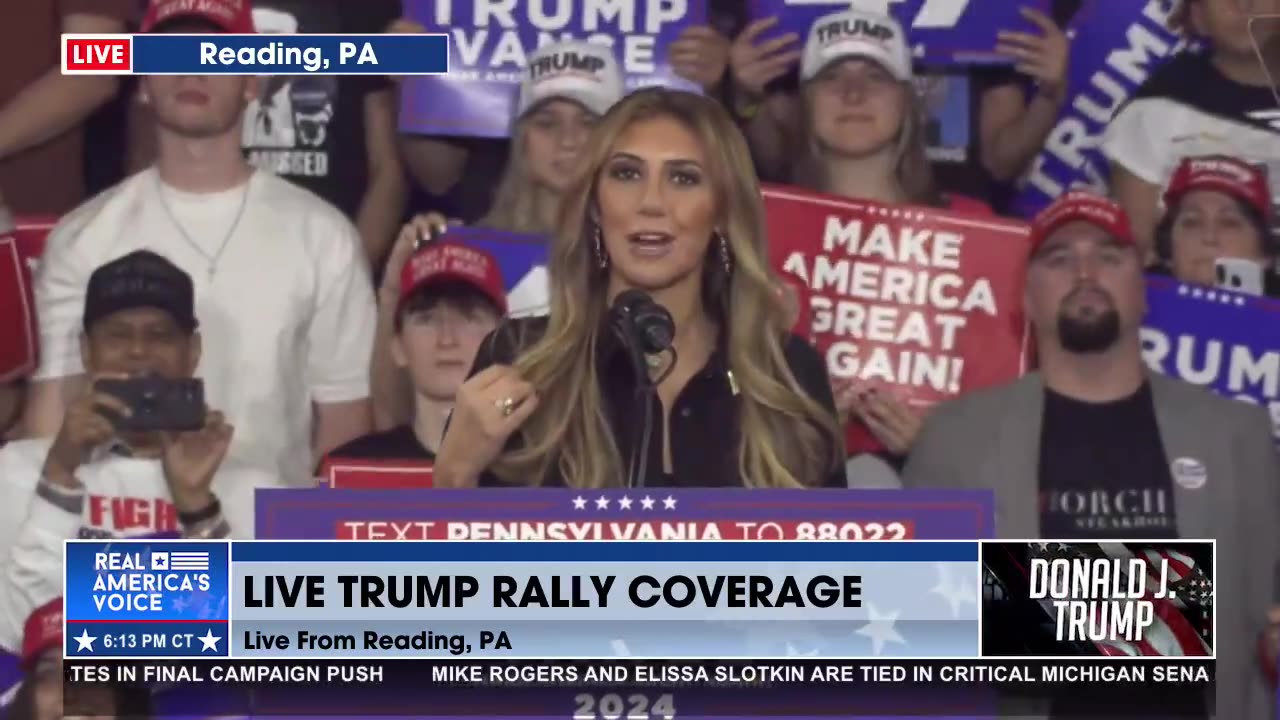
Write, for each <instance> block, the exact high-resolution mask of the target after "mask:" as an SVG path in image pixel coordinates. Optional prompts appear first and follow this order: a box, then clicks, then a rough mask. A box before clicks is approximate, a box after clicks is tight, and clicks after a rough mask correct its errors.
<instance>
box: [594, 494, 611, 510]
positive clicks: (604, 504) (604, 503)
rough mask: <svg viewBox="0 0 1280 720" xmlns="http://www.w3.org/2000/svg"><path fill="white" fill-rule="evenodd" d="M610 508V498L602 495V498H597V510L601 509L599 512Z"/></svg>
mask: <svg viewBox="0 0 1280 720" xmlns="http://www.w3.org/2000/svg"><path fill="white" fill-rule="evenodd" d="M608 507H609V498H607V497H605V496H603V495H601V496H600V497H598V498H596V508H597V509H599V510H604V509H606V508H608Z"/></svg>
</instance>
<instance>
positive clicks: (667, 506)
mask: <svg viewBox="0 0 1280 720" xmlns="http://www.w3.org/2000/svg"><path fill="white" fill-rule="evenodd" d="M662 509H663V510H675V509H676V499H675V498H673V497H671V496H670V495H668V496H667V497H666V499H664V500H663V501H662Z"/></svg>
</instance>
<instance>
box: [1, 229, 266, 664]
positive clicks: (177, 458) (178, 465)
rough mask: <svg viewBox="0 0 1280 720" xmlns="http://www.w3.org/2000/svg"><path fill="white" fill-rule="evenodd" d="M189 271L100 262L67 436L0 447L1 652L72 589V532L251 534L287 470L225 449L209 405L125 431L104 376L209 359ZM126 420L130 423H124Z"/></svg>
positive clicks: (130, 375)
mask: <svg viewBox="0 0 1280 720" xmlns="http://www.w3.org/2000/svg"><path fill="white" fill-rule="evenodd" d="M196 325H197V323H196V317H195V303H194V291H193V287H192V282H191V278H190V276H188V275H187V274H186V273H185V272H183V271H182V270H180V269H179V268H178V267H177V266H175V265H174V264H173V263H171V262H169V261H168V260H166V259H165V258H163V257H161V256H160V255H157V254H156V253H153V252H150V251H146V250H139V251H136V252H133V253H131V254H129V255H125V256H124V257H121V258H119V259H116V260H113V261H111V262H109V263H107V264H105V265H103V266H101V267H99V268H98V269H97V270H95V271H94V272H93V274H92V275H91V276H90V278H89V284H88V289H87V291H86V293H85V307H84V330H83V334H82V335H81V340H80V347H81V354H82V356H83V361H84V366H85V369H86V372H87V373H88V377H89V379H90V380H91V382H89V383H87V384H86V386H85V388H86V389H85V391H84V392H83V393H81V395H80V396H79V397H77V398H75V400H74V401H73V402H72V404H71V405H70V407H69V408H68V409H67V412H66V415H65V417H64V418H63V421H62V426H61V427H60V428H59V430H58V433H57V435H56V436H55V437H54V438H52V439H50V438H44V439H33V440H22V441H18V442H15V443H11V444H9V445H7V446H5V447H4V448H3V449H0V498H3V499H4V502H0V651H3V650H14V649H15V648H16V647H17V644H16V643H18V642H20V640H21V632H22V622H23V618H25V617H27V616H28V615H30V613H31V611H32V610H33V609H35V607H37V606H39V605H40V604H43V603H44V602H47V601H49V600H50V599H52V598H54V597H57V596H58V595H59V594H61V592H62V541H63V540H66V539H72V538H77V537H80V538H94V537H98V538H101V537H166V536H168V537H174V536H179V535H180V536H182V537H189V538H201V539H210V538H224V537H227V536H229V535H234V536H237V537H252V536H253V527H254V525H253V492H254V490H255V488H257V487H263V486H276V485H279V484H280V483H279V481H278V479H277V478H273V477H270V476H268V475H266V474H265V473H263V472H262V471H261V470H257V469H254V468H251V467H249V466H247V465H243V464H240V463H238V462H235V461H230V460H226V461H224V460H225V458H226V454H227V449H228V447H229V446H230V444H231V436H232V427H231V426H230V425H228V424H227V423H226V422H225V420H224V419H223V416H222V413H220V412H217V411H209V410H207V409H206V410H205V411H204V413H205V417H204V425H203V427H201V428H199V429H196V430H194V431H191V432H182V431H150V432H126V431H123V430H120V429H118V427H117V426H118V424H121V419H123V418H127V417H129V416H130V415H131V414H132V413H133V411H132V410H131V409H130V405H129V403H128V402H126V401H125V400H124V399H122V398H120V397H116V396H114V395H112V394H110V393H108V392H105V391H104V388H103V387H102V386H101V385H100V384H99V383H100V382H101V381H104V380H126V379H136V378H142V377H152V378H159V379H164V380H178V379H186V378H191V377H192V375H193V374H194V372H195V369H196V366H197V364H198V363H199V361H200V334H199V333H198V332H197V331H196ZM125 424H127V423H125Z"/></svg>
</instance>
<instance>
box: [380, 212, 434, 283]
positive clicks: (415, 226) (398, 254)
mask: <svg viewBox="0 0 1280 720" xmlns="http://www.w3.org/2000/svg"><path fill="white" fill-rule="evenodd" d="M448 225H449V221H448V220H446V219H445V217H444V216H443V215H441V214H440V213H436V212H427V213H419V214H418V215H415V216H414V217H413V219H412V220H410V221H409V222H407V223H405V225H404V227H402V228H400V234H399V235H398V236H396V242H395V245H393V246H392V247H391V254H390V255H389V256H388V257H387V268H386V270H385V271H384V273H383V276H382V287H381V288H379V294H380V297H379V301H381V300H384V299H386V298H390V299H391V305H395V303H396V301H397V300H399V299H400V271H401V270H403V269H404V264H405V263H406V262H408V260H409V256H410V255H413V251H414V250H415V249H416V248H417V247H418V244H419V243H421V242H422V241H423V240H426V239H429V238H430V237H431V236H432V235H433V234H437V233H443V232H444V231H445V228H446V227H448Z"/></svg>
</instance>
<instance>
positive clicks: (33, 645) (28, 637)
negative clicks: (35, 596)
mask: <svg viewBox="0 0 1280 720" xmlns="http://www.w3.org/2000/svg"><path fill="white" fill-rule="evenodd" d="M61 647H62V598H58V599H57V600H53V601H52V602H48V603H45V604H44V605H41V606H40V607H39V608H36V610H35V612H33V613H31V616H30V617H28V618H27V622H26V624H25V625H24V626H23V628H22V668H23V669H24V670H26V671H27V672H30V671H31V669H32V668H34V667H35V665H36V662H37V661H39V659H40V656H41V655H43V654H44V653H45V652H46V651H48V650H50V649H52V648H61ZM59 654H61V653H59Z"/></svg>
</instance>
